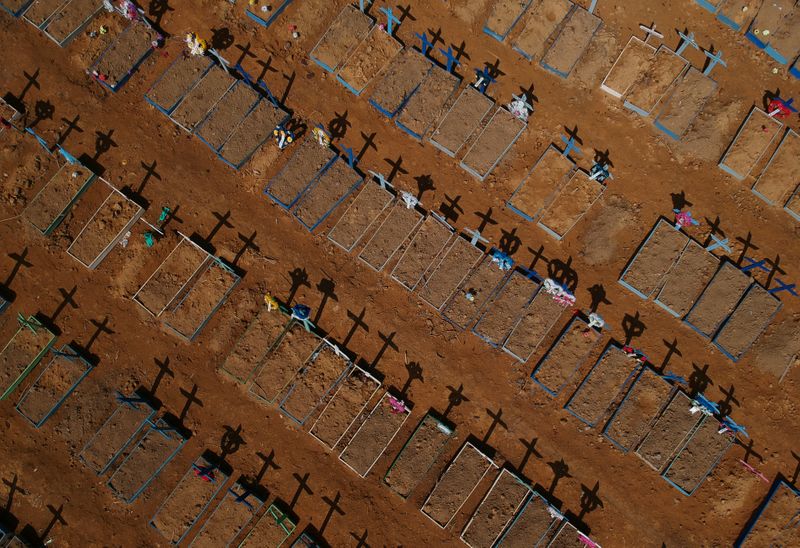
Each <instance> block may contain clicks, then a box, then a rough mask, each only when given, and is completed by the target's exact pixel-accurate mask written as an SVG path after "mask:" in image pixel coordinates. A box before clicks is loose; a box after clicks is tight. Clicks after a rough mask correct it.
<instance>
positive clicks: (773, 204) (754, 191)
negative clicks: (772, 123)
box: [750, 128, 800, 207]
mask: <svg viewBox="0 0 800 548" xmlns="http://www.w3.org/2000/svg"><path fill="white" fill-rule="evenodd" d="M791 135H794V137H795V138H797V139H800V135H798V134H797V132H796V131H795V130H793V129H791V128H789V129H788V130H787V131H786V133H784V134H783V137H782V138H781V142H780V143H779V144H778V148H776V149H775V152H773V153H772V156H771V157H770V159H769V162H767V165H766V166H764V169H763V170H762V171H761V173H760V174H759V176H758V177H756V180H755V182H753V186H751V187H750V192H752V193H753V194H755V195H756V196H758V197H759V198H761V199H762V200H764V202H766V203H767V204H769V205H771V206H778V207H781V206H782V205H784V204H776V203H775V202H773V201H772V200H770V199H769V198H767V197H766V196H764V195H763V194H761V193H760V192H759V191H758V190H756V187H757V186H758V183H759V181H760V180H761V177H763V176H764V174H765V173H766V172H767V171H768V170H769V166H771V165H772V162H773V160H775V157H776V156H777V155H778V152H780V150H781V147H782V146H783V144H784V143H786V141H787V140H788V139H789V137H790V136H791ZM797 188H800V186H798V187H796V188H795V191H796V190H797ZM795 191H793V192H792V195H793V194H794V192H795ZM789 199H790V200H791V196H790V198H789ZM787 203H788V201H787Z"/></svg>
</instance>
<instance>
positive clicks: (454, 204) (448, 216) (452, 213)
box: [439, 194, 464, 223]
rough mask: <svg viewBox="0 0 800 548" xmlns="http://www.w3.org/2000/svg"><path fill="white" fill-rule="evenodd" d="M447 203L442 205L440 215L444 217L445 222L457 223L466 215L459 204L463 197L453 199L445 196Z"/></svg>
mask: <svg viewBox="0 0 800 548" xmlns="http://www.w3.org/2000/svg"><path fill="white" fill-rule="evenodd" d="M444 199H445V201H444V202H442V203H441V205H440V206H439V213H441V214H442V216H444V218H445V220H446V221H447V222H448V223H455V222H456V221H458V217H459V216H460V215H461V214H462V213H464V209H463V208H462V207H461V206H460V205H458V202H460V201H461V196H456V197H455V198H451V197H450V196H448V195H447V194H445V195H444Z"/></svg>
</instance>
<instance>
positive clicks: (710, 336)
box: [681, 258, 757, 343]
mask: <svg viewBox="0 0 800 548" xmlns="http://www.w3.org/2000/svg"><path fill="white" fill-rule="evenodd" d="M726 263H727V264H729V265H731V266H732V267H733V268H737V269H739V267H738V266H737V265H736V263H734V262H733V261H731V260H728V259H726V258H723V259H722V260H720V262H719V266H718V267H717V270H716V271H715V272H714V275H713V276H711V279H710V280H708V283H707V284H706V286H705V287H704V288H703V291H702V292H701V293H700V296H699V297H697V300H696V301H695V302H694V304H693V305H692V307H691V308H689V311H688V312H687V313H686V316H684V319H682V320H681V323H683V324H684V325H686V326H688V327H689V329H691V330H692V331H694V332H695V333H697V334H698V335H700V336H701V337H702V338H704V339H709V340H711V342H712V343H713V341H714V339H715V338H716V336H717V333H719V330H720V329H721V328H722V326H723V325H724V324H725V323H726V322H727V321H728V318H730V317H731V315H732V314H733V313H734V312H735V311H736V307H738V306H739V303H740V302H741V300H742V297H744V295H746V294H747V293H748V292H749V291H750V288H751V287H752V285H753V284H755V283H757V282H756V281H754V280H752V278H751V282H750V285H749V286H747V288H746V289H745V290H744V292H742V296H741V297H739V300H738V301H736V305H735V306H734V307H733V309H732V310H731V312H730V314H728V315H727V316H725V317H724V318H723V319H722V320H720V322H719V324H717V325H716V326H715V327H714V329H712V330H711V331H709V332H708V333H703V332H702V331H700V328H699V327H697V326H695V325H694V324H693V323H692V322H690V321H689V316H690V315H691V314H692V311H693V310H694V309H695V307H696V306H697V305H698V304H699V303H700V301H701V300H702V299H703V296H704V295H705V293H706V290H707V289H708V287H709V286H710V285H711V284H712V283H713V281H714V277H715V276H716V275H717V274H718V273H719V272H720V271H721V270H722V268H723V267H724V266H725V264H726Z"/></svg>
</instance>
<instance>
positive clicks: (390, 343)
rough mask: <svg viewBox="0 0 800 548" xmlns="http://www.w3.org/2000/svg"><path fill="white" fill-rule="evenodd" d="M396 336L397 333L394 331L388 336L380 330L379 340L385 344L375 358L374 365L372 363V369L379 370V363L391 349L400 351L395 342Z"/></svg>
mask: <svg viewBox="0 0 800 548" xmlns="http://www.w3.org/2000/svg"><path fill="white" fill-rule="evenodd" d="M396 334H397V332H396V331H392V332H391V333H389V334H388V335H386V334H385V333H382V332H381V331H380V330H378V338H380V340H381V341H383V344H382V345H381V348H380V349H379V350H378V353H377V354H375V358H374V359H373V360H372V363H370V369H377V366H378V363H379V362H380V361H381V359H382V358H383V355H384V354H385V353H386V351H387V350H389V349H390V348H391V349H392V350H394V351H395V352H399V351H400V349H399V348H398V347H397V344H396V343H395V342H394V337H395V335H396Z"/></svg>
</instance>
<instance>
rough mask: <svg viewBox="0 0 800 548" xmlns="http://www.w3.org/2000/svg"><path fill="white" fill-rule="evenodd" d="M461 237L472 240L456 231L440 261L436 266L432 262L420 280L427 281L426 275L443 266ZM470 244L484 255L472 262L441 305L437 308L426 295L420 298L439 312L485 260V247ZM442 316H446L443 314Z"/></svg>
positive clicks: (443, 251)
mask: <svg viewBox="0 0 800 548" xmlns="http://www.w3.org/2000/svg"><path fill="white" fill-rule="evenodd" d="M459 238H461V239H463V240H464V241H466V242H470V240H469V239H468V238H465V237H464V236H463V235H462V234H461V233H460V232H456V233H455V235H454V237H453V238H451V239H450V244H449V245H446V246H445V249H443V250H442V252H441V253H440V254H439V257H438V259H439V261H438V262H437V261H436V260H434V263H435V266H434V264H433V263H432V264H431V265H430V266H429V267H428V270H427V271H426V272H425V274H423V276H422V280H420V281H425V278H426V276H428V275H429V274H433V273H434V272H436V271H437V270H438V269H439V267H440V266H442V263H443V262H444V259H445V258H446V257H447V255H448V254H449V253H450V250H451V249H452V248H453V247H455V245H456V244H457V243H459ZM470 245H472V246H473V247H475V248H476V249H477V250H478V251H480V252H481V253H482V255H481V256H480V257H479V258H478V259H477V260H476V261H475V263H474V264H472V265H471V266H470V267H469V268H468V269H467V271H466V272H465V273H464V276H463V277H462V278H461V279H460V280H459V281H458V283H457V284H455V285H454V286H453V289H452V291H451V292H450V293H448V295H447V296H446V297H445V298H444V299H442V304H441V306H439V307H438V308H437V307H436V306H434V305H433V304H432V303H431V302H430V301H429V300H428V299H427V298H425V296H422V295H421V296H420V298H421V299H422V300H423V301H424V302H425V303H427V304H428V305H429V306H430V307H431V308H433V309H434V310H436V311H437V312H439V313H441V312H442V311H443V310H444V307H445V305H447V303H448V302H449V301H450V299H451V298H452V297H453V295H454V294H455V292H456V291H458V288H459V287H461V284H462V283H464V280H466V279H467V277H468V276H469V275H470V274H472V271H473V270H474V269H475V268H476V267H477V266H478V265H479V264H480V263H481V261H482V260H483V257H484V256H485V254H486V252H485V250H484V249H482V248H481V247H480V246H478V245H473V244H472V243H470ZM418 286H419V284H418ZM442 317H443V318H444V316H442Z"/></svg>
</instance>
